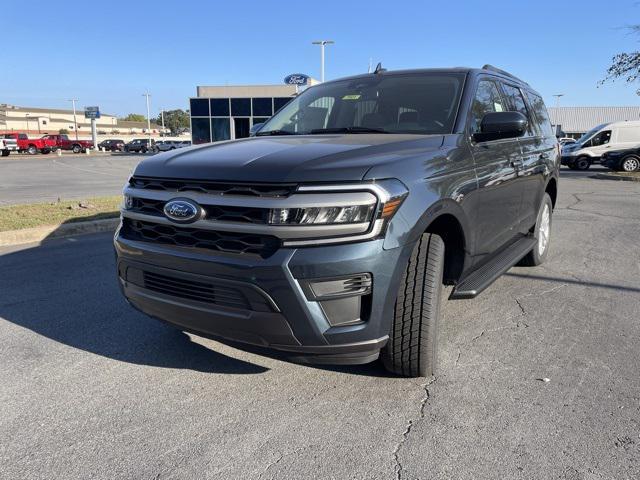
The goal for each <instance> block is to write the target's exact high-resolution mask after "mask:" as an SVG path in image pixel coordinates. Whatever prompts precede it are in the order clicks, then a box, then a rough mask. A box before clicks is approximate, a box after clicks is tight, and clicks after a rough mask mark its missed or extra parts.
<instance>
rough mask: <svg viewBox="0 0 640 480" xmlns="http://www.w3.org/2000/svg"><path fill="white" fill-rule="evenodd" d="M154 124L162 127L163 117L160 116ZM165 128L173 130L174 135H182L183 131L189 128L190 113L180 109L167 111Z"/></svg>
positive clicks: (165, 113)
mask: <svg viewBox="0 0 640 480" xmlns="http://www.w3.org/2000/svg"><path fill="white" fill-rule="evenodd" d="M154 122H155V123H157V124H158V125H162V115H158V118H156V119H154ZM164 126H165V127H166V128H168V129H169V130H171V134H172V135H176V134H178V133H180V131H181V130H182V129H184V128H189V113H188V112H185V111H184V110H181V109H179V108H178V109H177V110H165V112H164Z"/></svg>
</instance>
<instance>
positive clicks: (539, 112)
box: [527, 92, 555, 137]
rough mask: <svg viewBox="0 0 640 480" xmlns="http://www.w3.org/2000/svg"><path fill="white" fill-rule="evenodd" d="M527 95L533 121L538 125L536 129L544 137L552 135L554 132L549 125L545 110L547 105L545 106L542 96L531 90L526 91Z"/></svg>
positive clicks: (549, 121) (547, 113)
mask: <svg viewBox="0 0 640 480" xmlns="http://www.w3.org/2000/svg"><path fill="white" fill-rule="evenodd" d="M527 96H528V97H529V103H530V104H531V109H532V110H533V112H532V113H533V117H534V121H535V122H536V124H537V125H538V130H540V133H541V134H542V135H544V136H545V137H554V136H555V132H554V130H553V127H552V126H551V120H550V119H549V112H547V107H545V105H544V102H543V101H542V98H541V97H540V96H538V95H536V94H535V93H531V92H527Z"/></svg>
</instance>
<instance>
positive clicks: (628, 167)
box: [620, 155, 640, 172]
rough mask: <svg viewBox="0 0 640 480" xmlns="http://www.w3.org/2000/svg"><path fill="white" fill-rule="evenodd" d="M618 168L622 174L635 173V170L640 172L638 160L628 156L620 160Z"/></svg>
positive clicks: (639, 159)
mask: <svg viewBox="0 0 640 480" xmlns="http://www.w3.org/2000/svg"><path fill="white" fill-rule="evenodd" d="M620 168H621V170H622V171H623V172H635V171H636V170H640V158H638V157H636V156H634V155H629V156H628V157H625V158H623V159H622V162H620Z"/></svg>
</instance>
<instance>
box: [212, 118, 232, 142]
mask: <svg viewBox="0 0 640 480" xmlns="http://www.w3.org/2000/svg"><path fill="white" fill-rule="evenodd" d="M211 131H212V132H213V141H214V142H220V141H222V140H229V139H230V138H231V127H230V123H229V118H212V119H211Z"/></svg>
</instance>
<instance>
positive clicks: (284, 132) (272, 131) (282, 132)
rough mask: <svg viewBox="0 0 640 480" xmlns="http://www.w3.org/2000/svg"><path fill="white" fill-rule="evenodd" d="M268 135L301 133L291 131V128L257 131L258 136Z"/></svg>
mask: <svg viewBox="0 0 640 480" xmlns="http://www.w3.org/2000/svg"><path fill="white" fill-rule="evenodd" d="M267 135H300V134H299V133H298V132H291V131H289V130H267V131H266V132H258V133H256V137H263V136H267Z"/></svg>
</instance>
